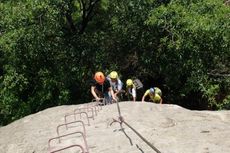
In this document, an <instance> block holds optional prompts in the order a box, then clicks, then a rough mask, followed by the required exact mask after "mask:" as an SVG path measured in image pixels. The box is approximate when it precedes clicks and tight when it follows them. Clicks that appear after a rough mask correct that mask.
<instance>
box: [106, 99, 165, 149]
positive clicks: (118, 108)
mask: <svg viewBox="0 0 230 153" xmlns="http://www.w3.org/2000/svg"><path fill="white" fill-rule="evenodd" d="M116 103H117V110H118V114H119V118H118V120H116V119H113V122H119V123H120V125H121V127H122V123H124V124H125V125H126V126H128V127H129V128H130V129H131V130H133V132H134V133H136V134H137V135H138V136H139V137H140V138H141V139H142V140H143V141H144V142H145V143H146V144H147V145H148V146H149V147H151V148H152V149H153V150H154V151H155V152H156V153H161V152H160V151H159V150H158V149H157V148H156V147H155V146H154V145H153V144H151V143H150V142H149V141H148V140H146V139H145V138H144V137H143V136H142V135H141V134H140V133H139V132H137V130H135V129H134V128H133V127H132V126H130V125H129V124H128V123H127V122H125V121H124V118H123V117H122V116H121V110H120V106H119V102H116ZM113 122H112V123H113ZM112 123H111V124H110V125H112Z"/></svg>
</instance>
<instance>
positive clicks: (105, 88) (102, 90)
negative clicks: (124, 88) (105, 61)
mask: <svg viewBox="0 0 230 153" xmlns="http://www.w3.org/2000/svg"><path fill="white" fill-rule="evenodd" d="M109 93H110V95H111V97H112V99H111V98H110V96H109ZM91 94H92V95H93V97H94V98H95V99H96V100H97V101H99V100H100V98H103V97H104V98H105V99H106V102H107V103H111V101H112V100H115V101H116V98H115V95H114V92H113V90H112V87H111V85H110V83H109V80H108V79H106V78H105V76H104V74H103V73H102V72H96V73H95V75H94V79H93V80H92V82H91Z"/></svg>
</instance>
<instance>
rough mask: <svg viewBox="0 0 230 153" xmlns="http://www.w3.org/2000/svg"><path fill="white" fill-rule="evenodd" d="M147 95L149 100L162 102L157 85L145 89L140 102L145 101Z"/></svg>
mask: <svg viewBox="0 0 230 153" xmlns="http://www.w3.org/2000/svg"><path fill="white" fill-rule="evenodd" d="M147 96H149V97H150V100H151V101H153V102H154V103H160V104H162V98H161V96H162V92H161V90H160V89H159V88H158V87H154V88H150V89H148V90H146V92H145V94H144V95H143V97H142V102H144V101H145V98H146V97H147Z"/></svg>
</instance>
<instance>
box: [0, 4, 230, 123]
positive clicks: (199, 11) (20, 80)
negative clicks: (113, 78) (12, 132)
mask: <svg viewBox="0 0 230 153" xmlns="http://www.w3.org/2000/svg"><path fill="white" fill-rule="evenodd" d="M0 11H1V18H0V64H1V65H0V66H1V67H0V69H1V71H0V72H1V78H0V83H1V89H0V122H1V123H0V124H7V123H9V122H11V121H13V120H16V119H18V118H21V117H23V116H25V115H28V114H31V113H35V112H38V111H40V110H43V109H45V108H48V107H52V106H57V105H62V104H78V103H84V102H88V101H90V100H91V98H92V96H91V94H90V92H89V81H90V80H91V79H92V76H93V74H94V72H96V71H98V70H100V71H103V72H104V73H106V74H108V73H109V72H110V71H112V70H116V71H118V72H119V75H120V77H121V80H122V81H123V82H125V80H126V79H128V78H139V79H140V80H141V81H142V82H143V84H144V89H147V88H149V87H151V86H158V87H160V88H161V89H162V91H163V100H164V103H172V104H179V105H181V106H184V107H187V108H190V109H214V110H216V109H229V108H230V69H229V68H230V41H229V40H230V28H229V27H230V20H229V19H230V9H229V6H228V2H224V1H219V0H199V1H198V0H171V1H170V0H130V1H126V0H119V1H118V0H65V1H64V0H8V1H1V2H0ZM139 93H141V91H139ZM138 98H139V99H138V100H140V97H138Z"/></svg>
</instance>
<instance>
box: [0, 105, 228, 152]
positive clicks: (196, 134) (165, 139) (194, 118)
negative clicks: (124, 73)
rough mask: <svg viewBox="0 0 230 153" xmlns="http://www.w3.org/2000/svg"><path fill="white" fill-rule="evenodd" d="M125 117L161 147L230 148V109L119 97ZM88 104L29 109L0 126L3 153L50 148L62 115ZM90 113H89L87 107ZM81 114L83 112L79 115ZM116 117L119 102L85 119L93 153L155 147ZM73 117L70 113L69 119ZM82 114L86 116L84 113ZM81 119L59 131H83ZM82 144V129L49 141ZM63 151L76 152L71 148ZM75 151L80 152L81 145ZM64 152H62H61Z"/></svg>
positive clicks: (55, 145)
mask: <svg viewBox="0 0 230 153" xmlns="http://www.w3.org/2000/svg"><path fill="white" fill-rule="evenodd" d="M119 105H120V108H121V114H122V116H123V117H124V120H125V121H126V122H127V123H128V124H129V125H130V126H132V127H133V128H134V129H135V130H137V131H138V132H139V133H140V134H141V135H142V136H143V137H144V138H146V140H148V141H149V142H150V143H151V144H153V145H154V146H155V147H156V148H157V149H158V150H159V151H160V152H162V153H230V111H190V110H187V109H184V108H181V107H179V106H176V105H166V104H163V105H159V104H153V103H147V102H146V103H141V102H135V103H134V102H121V103H120V104H119ZM84 106H85V105H71V106H59V107H54V108H49V109H46V110H44V111H41V112H39V113H36V114H33V115H29V116H27V117H24V118H22V119H20V120H17V121H15V122H13V123H11V124H9V125H7V126H4V127H1V128H0V153H47V152H49V150H48V140H49V139H50V138H52V137H56V136H57V133H56V127H57V126H58V125H60V124H63V123H64V122H65V121H64V116H65V115H66V114H69V113H73V110H74V109H76V108H79V107H84ZM89 114H90V113H89ZM77 118H80V115H79V116H77ZM113 118H115V119H117V118H118V111H117V105H116V104H112V105H107V106H103V107H102V110H100V111H99V112H98V114H97V116H95V119H94V120H93V119H90V124H91V125H90V126H87V125H86V139H87V143H88V146H89V152H90V153H154V152H155V151H154V150H152V149H151V148H150V147H149V146H148V145H147V144H146V143H145V142H143V141H142V140H141V139H140V138H139V137H138V136H137V135H136V134H135V133H134V132H133V131H132V130H131V129H130V128H129V127H127V126H126V125H123V129H124V130H121V127H120V124H119V123H117V122H115V123H113V124H112V125H110V123H111V122H112V121H113ZM73 120H74V117H73V116H72V117H71V116H68V117H67V122H71V121H73ZM82 120H83V121H84V122H86V118H85V117H84V115H82ZM82 130H83V129H82V126H80V125H79V124H76V125H71V126H69V128H68V130H66V128H65V127H61V128H60V135H63V134H67V133H70V132H74V131H82ZM76 143H78V144H81V145H83V140H82V138H81V137H80V136H79V135H76V136H74V135H72V136H69V137H65V138H63V139H62V140H61V143H58V141H53V142H52V143H51V149H53V150H55V149H58V148H62V147H65V146H68V145H71V144H76ZM64 152H66V153H67V152H68V153H69V152H74V151H73V150H72V149H70V150H66V151H64ZM75 152H80V151H79V149H77V151H75ZM62 153H63V152H62Z"/></svg>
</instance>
